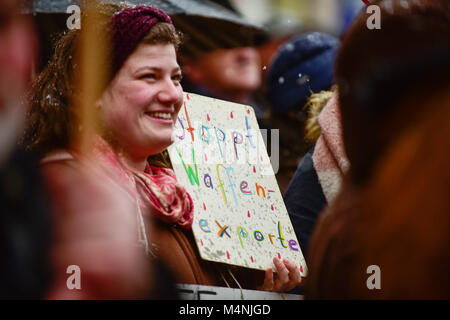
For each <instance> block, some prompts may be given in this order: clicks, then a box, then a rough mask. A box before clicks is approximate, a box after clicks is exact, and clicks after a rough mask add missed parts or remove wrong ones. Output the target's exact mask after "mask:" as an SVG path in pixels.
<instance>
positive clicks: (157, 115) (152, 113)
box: [147, 112, 172, 120]
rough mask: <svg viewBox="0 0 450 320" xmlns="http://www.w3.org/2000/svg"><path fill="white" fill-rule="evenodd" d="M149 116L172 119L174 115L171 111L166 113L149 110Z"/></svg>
mask: <svg viewBox="0 0 450 320" xmlns="http://www.w3.org/2000/svg"><path fill="white" fill-rule="evenodd" d="M147 114H148V115H149V116H151V117H154V118H160V119H164V120H170V119H172V115H171V114H170V113H164V112H149V113H147Z"/></svg>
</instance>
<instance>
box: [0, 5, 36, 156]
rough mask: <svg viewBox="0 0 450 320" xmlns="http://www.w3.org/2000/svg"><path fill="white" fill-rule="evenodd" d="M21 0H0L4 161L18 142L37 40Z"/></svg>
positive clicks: (0, 123) (0, 109)
mask: <svg viewBox="0 0 450 320" xmlns="http://www.w3.org/2000/svg"><path fill="white" fill-rule="evenodd" d="M17 7H18V1H15V0H4V1H1V2H0V133H1V134H0V163H1V162H2V161H3V160H4V159H5V157H6V156H7V155H8V153H9V152H10V150H11V149H12V148H13V147H14V146H15V145H16V140H17V138H18V135H19V133H20V132H21V130H22V125H23V120H24V113H25V110H24V109H25V108H24V104H22V103H21V99H22V98H23V95H24V94H25V91H26V90H27V89H28V88H27V86H28V84H29V81H30V80H31V74H32V66H33V64H34V63H35V59H36V56H35V55H36V52H37V41H36V39H35V34H34V29H33V26H32V24H31V23H30V21H29V20H28V19H26V17H23V16H19V15H18V13H17V9H18V8H17Z"/></svg>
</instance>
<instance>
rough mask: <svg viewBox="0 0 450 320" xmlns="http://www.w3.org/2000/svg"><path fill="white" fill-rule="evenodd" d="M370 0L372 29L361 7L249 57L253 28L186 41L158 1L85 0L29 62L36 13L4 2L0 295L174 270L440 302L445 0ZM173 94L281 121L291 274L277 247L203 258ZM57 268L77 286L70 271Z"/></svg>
mask: <svg viewBox="0 0 450 320" xmlns="http://www.w3.org/2000/svg"><path fill="white" fill-rule="evenodd" d="M217 2H218V5H222V6H225V9H224V10H228V9H231V10H233V8H232V7H231V5H230V3H229V2H227V1H217ZM372 2H373V4H375V5H378V6H379V8H380V10H381V16H382V28H381V29H377V30H371V29H369V28H367V26H366V21H367V19H368V18H369V16H370V14H368V13H366V12H365V11H362V12H361V13H360V14H359V15H358V16H357V17H356V19H355V21H353V24H352V25H351V26H350V28H349V29H348V30H347V31H346V32H345V33H344V34H343V35H342V37H341V39H338V38H336V37H335V36H332V35H328V34H325V33H321V32H308V33H306V32H305V33H302V34H298V35H295V36H293V37H292V38H290V39H289V40H287V41H286V42H284V43H283V44H282V45H281V46H280V47H279V48H278V49H277V51H276V52H274V55H273V58H272V60H271V63H270V65H269V66H264V65H263V63H262V62H261V56H260V54H259V52H258V47H257V46H256V45H255V44H254V43H251V42H249V43H244V44H240V46H238V47H227V46H224V47H223V48H212V49H210V50H199V51H192V52H190V53H187V51H186V50H184V51H183V46H185V44H186V42H189V41H191V42H190V43H189V44H190V45H191V46H193V45H195V43H194V41H195V39H194V37H190V36H189V34H183V33H182V32H180V30H179V28H178V26H177V23H176V22H177V20H176V19H172V18H171V17H170V16H169V15H168V14H167V13H166V12H164V11H163V10H162V9H159V8H157V7H155V6H152V5H148V4H141V5H131V4H129V3H126V2H108V1H106V0H105V1H99V2H95V3H94V5H92V6H90V7H86V8H83V17H82V27H81V29H73V30H68V31H65V32H64V33H63V34H61V35H60V36H59V37H58V39H57V41H56V43H55V46H54V52H53V55H52V57H51V59H50V60H49V61H48V63H47V64H46V65H45V66H43V68H42V70H39V72H36V70H35V66H36V61H37V54H38V52H39V43H38V41H37V36H36V29H35V26H34V25H33V21H32V19H31V17H29V16H27V15H23V14H18V12H19V4H20V3H19V1H15V0H8V1H2V2H1V3H0V49H1V51H0V123H1V126H0V132H1V137H0V182H1V183H0V201H1V203H0V206H1V214H0V298H1V299H176V298H177V292H176V288H175V284H177V283H184V284H197V285H211V286H230V284H231V286H232V287H236V288H246V289H255V290H262V291H270V292H296V293H297V292H299V291H298V290H299V289H301V291H300V292H301V293H302V294H304V297H305V298H306V299H343V298H344V299H355V298H356V299H399V298H400V299H404V298H411V299H418V298H419V299H420V298H447V299H448V298H450V277H449V275H448V272H447V271H448V269H449V267H450V260H449V257H450V255H449V251H450V236H449V234H448V232H449V230H450V216H449V215H448V213H449V212H450V200H449V198H448V195H449V194H450V170H449V169H448V168H447V164H448V163H449V160H450V159H449V156H450V153H449V152H448V146H449V145H450V143H449V142H450V141H449V140H450V132H449V131H450V126H449V125H448V123H449V122H450V121H449V120H450V108H449V106H450V95H449V92H450V90H449V86H450V81H449V80H450V77H449V74H450V73H449V71H450V70H448V69H449V68H450V61H449V60H450V3H449V2H448V1H446V0H419V1H408V0H406V1H405V0H402V1H400V0H398V1H396V0H392V1H389V4H387V1H386V0H375V1H372ZM226 8H228V9H226ZM235 13H236V14H237V11H235ZM92 41H95V42H96V45H95V47H94V46H91V44H92V43H93V42H92ZM91 60H94V63H93V64H92V61H91ZM266 69H267V70H266ZM87 75H88V76H87ZM87 79H88V80H87ZM184 91H187V92H192V93H198V94H201V95H206V96H210V97H215V98H219V99H223V100H228V101H233V102H237V103H242V104H247V105H250V106H252V107H253V108H254V110H255V114H256V117H257V120H258V123H259V125H260V127H261V128H263V129H279V131H280V162H281V165H280V172H279V173H278V175H277V179H278V182H279V184H280V187H281V190H282V191H283V197H284V201H285V204H286V208H287V211H288V213H289V216H290V219H291V221H292V225H293V227H294V230H295V233H296V235H297V238H298V240H299V244H300V247H301V250H302V252H303V253H304V255H305V257H306V262H307V265H308V270H309V272H308V276H307V277H306V278H302V277H301V274H300V270H299V267H298V266H297V265H296V264H295V263H294V262H292V261H290V260H289V259H283V260H282V259H279V258H278V257H273V264H274V266H275V268H268V269H267V270H266V271H265V272H263V271H257V270H253V269H248V268H241V267H236V266H233V267H229V266H226V267H225V266H224V265H223V264H220V263H215V262H210V261H206V260H203V259H202V258H201V257H200V254H199V252H198V249H197V247H196V245H195V239H194V236H193V233H192V223H193V220H194V216H193V215H194V205H195V204H194V202H193V200H192V198H191V196H190V195H189V193H188V192H187V191H186V189H185V186H183V185H181V184H180V183H179V182H178V181H177V179H176V177H175V174H174V171H173V169H172V167H171V163H170V159H169V158H168V154H167V151H166V149H167V147H169V146H170V145H171V144H172V142H173V139H172V136H173V130H174V124H175V123H176V120H177V116H178V112H179V111H180V108H181V106H182V104H183V92H184ZM71 265H77V266H78V267H79V268H81V269H82V270H83V287H82V290H69V289H68V287H67V277H68V274H67V267H68V266H71ZM373 265H375V266H377V267H379V269H380V270H381V272H382V285H381V289H379V290H370V289H369V288H368V286H367V281H366V280H367V278H368V276H369V274H368V273H367V268H368V267H369V266H373Z"/></svg>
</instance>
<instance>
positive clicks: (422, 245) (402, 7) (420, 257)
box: [306, 0, 450, 299]
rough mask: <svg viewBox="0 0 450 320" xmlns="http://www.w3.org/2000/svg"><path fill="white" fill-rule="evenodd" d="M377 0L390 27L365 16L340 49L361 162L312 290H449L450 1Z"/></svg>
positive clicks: (351, 143) (437, 295) (318, 243)
mask: <svg viewBox="0 0 450 320" xmlns="http://www.w3.org/2000/svg"><path fill="white" fill-rule="evenodd" d="M375 4H377V5H379V6H380V8H381V18H382V20H381V21H382V22H381V29H380V30H368V29H367V28H366V20H367V18H368V15H367V14H362V15H361V16H360V17H359V18H358V19H357V21H356V22H355V24H354V25H353V26H352V27H351V29H350V30H349V31H348V33H347V34H346V36H345V37H344V40H343V45H342V48H341V50H340V52H339V55H338V59H337V69H336V77H337V82H338V86H339V98H340V107H341V110H342V121H343V130H344V145H345V148H346V151H347V154H348V158H349V160H350V162H351V172H350V176H349V177H347V178H349V179H347V181H345V183H344V185H343V188H342V191H341V193H340V194H339V196H338V197H337V198H336V200H335V201H334V202H333V203H332V204H330V207H329V209H327V212H326V214H324V215H323V218H322V219H321V221H320V222H319V224H318V226H317V228H316V230H315V232H314V235H313V240H312V246H311V249H310V251H309V253H310V256H309V261H310V264H309V270H310V271H311V272H310V275H309V278H308V280H307V285H306V286H307V290H306V291H307V294H306V296H307V297H308V298H311V299H337V298H339V299H355V298H356V299H448V298H449V297H450V289H449V288H450V276H449V273H448V271H447V270H448V269H449V268H450V254H449V252H450V238H449V236H448V230H449V228H450V216H449V214H448V213H449V212H450V202H449V200H448V194H449V186H450V170H449V168H448V163H449V161H450V153H449V152H448V145H450V127H449V126H448V123H450V108H449V105H450V94H449V92H450V90H449V89H450V76H449V75H450V74H449V71H450V60H449V59H450V10H449V9H450V7H449V5H450V3H449V2H448V1H447V0H432V1H427V0H422V1H421V0H418V1H400V0H399V1H377V2H375ZM369 266H376V267H379V269H378V272H377V271H375V272H376V273H377V274H378V276H380V277H379V278H378V277H377V275H376V274H375V272H374V271H373V270H372V271H370V269H368V268H369ZM371 275H374V277H371ZM370 277H371V278H370ZM377 278H378V279H379V281H377V280H376V279H377ZM377 283H378V284H379V287H378V288H379V289H373V288H372V289H371V288H370V286H371V285H377ZM377 286H378V285H377Z"/></svg>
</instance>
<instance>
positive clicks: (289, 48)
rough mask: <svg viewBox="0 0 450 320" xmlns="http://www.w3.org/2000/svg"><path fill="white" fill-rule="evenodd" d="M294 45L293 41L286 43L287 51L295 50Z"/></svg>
mask: <svg viewBox="0 0 450 320" xmlns="http://www.w3.org/2000/svg"><path fill="white" fill-rule="evenodd" d="M294 49H295V48H294V45H293V44H292V43H288V44H287V45H286V50H287V51H294Z"/></svg>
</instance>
